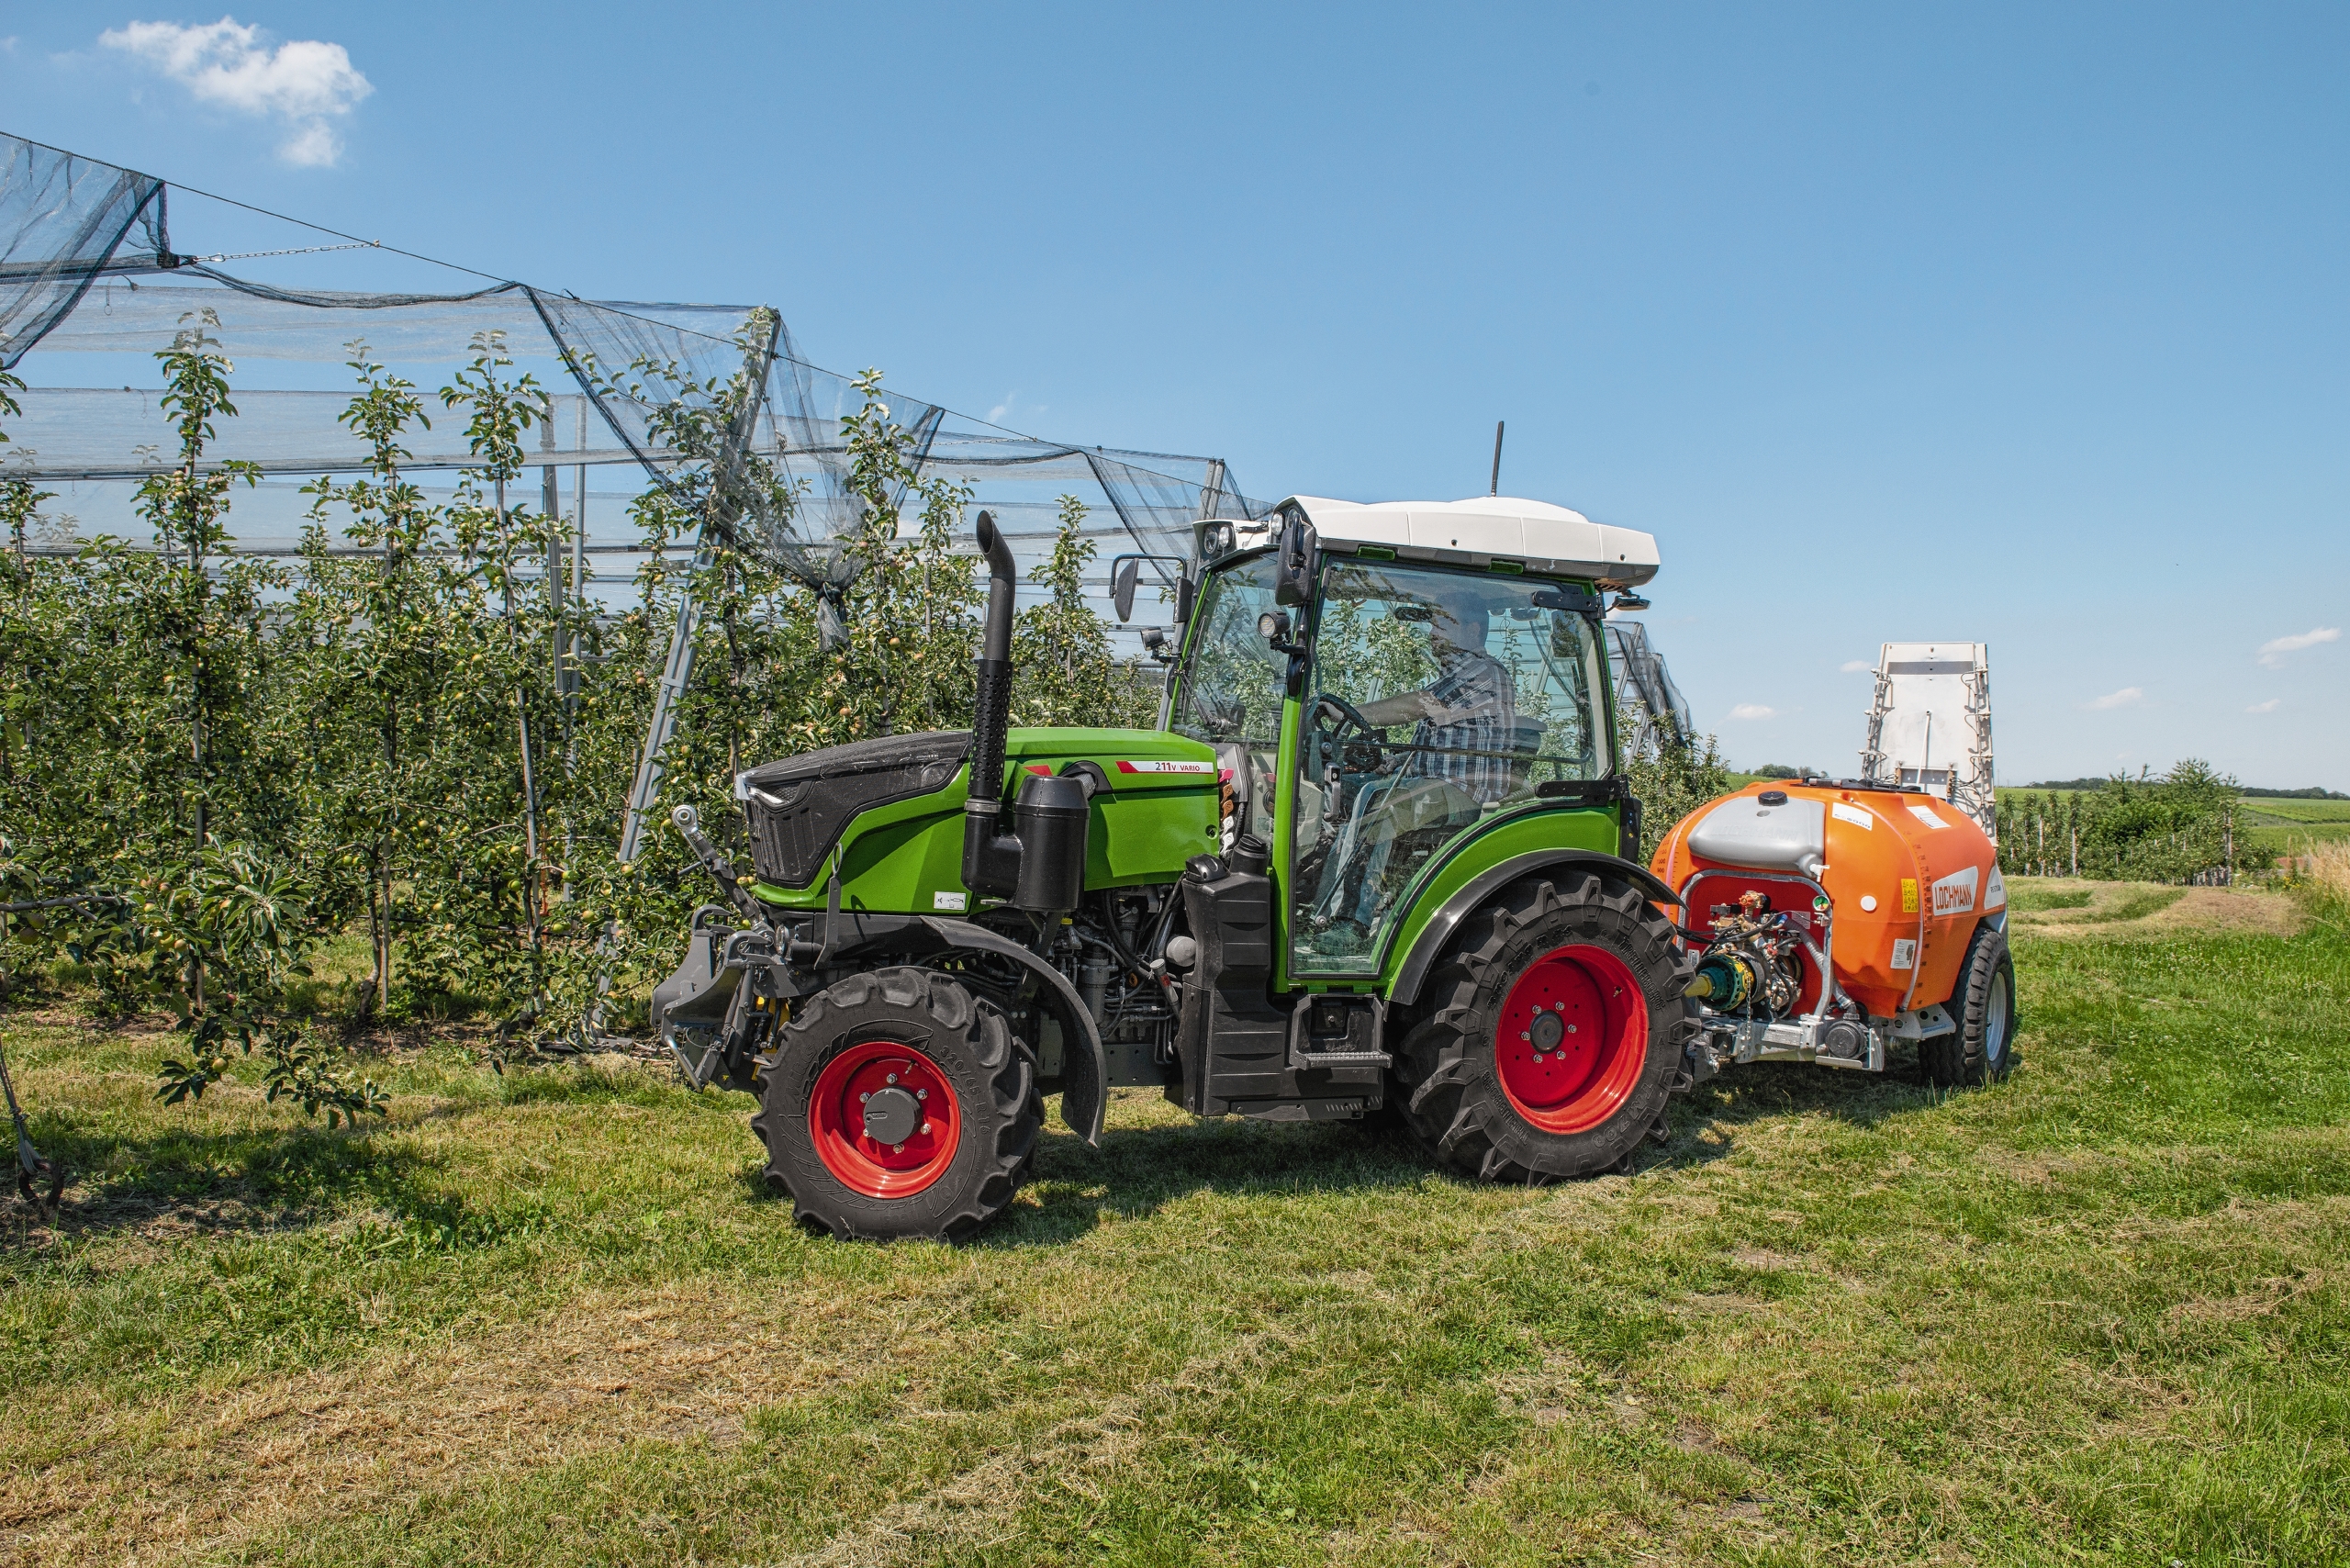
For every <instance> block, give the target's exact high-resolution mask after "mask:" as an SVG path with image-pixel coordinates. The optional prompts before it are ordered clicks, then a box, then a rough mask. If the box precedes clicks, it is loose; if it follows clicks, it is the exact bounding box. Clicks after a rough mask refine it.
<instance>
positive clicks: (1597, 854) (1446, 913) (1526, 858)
mask: <svg viewBox="0 0 2350 1568" xmlns="http://www.w3.org/2000/svg"><path fill="white" fill-rule="evenodd" d="M1557 871H1592V872H1596V873H1597V874H1598V875H1600V876H1603V877H1614V878H1616V879H1617V880H1619V881H1625V882H1629V883H1630V884H1631V885H1632V886H1633V887H1635V888H1638V889H1639V890H1640V893H1641V895H1642V896H1643V897H1645V898H1648V899H1651V900H1652V901H1654V902H1658V903H1665V904H1678V903H1680V902H1681V895H1680V894H1678V893H1676V892H1674V891H1673V890H1672V889H1671V888H1669V887H1667V886H1666V885H1665V884H1664V883H1663V882H1662V880H1660V879H1658V877H1657V875H1656V873H1655V872H1653V871H1651V870H1650V869H1649V868H1647V867H1645V866H1638V865H1635V864H1633V863H1632V862H1631V861H1629V860H1626V859H1624V858H1622V857H1619V856H1615V855H1609V854H1606V853H1605V852H1604V851H1601V850H1597V849H1538V850H1533V851H1530V852H1529V853H1527V854H1524V855H1514V856H1512V857H1509V858H1508V859H1506V860H1505V861H1503V862H1501V863H1500V864H1499V865H1497V866H1494V867H1492V868H1488V869H1487V870H1486V871H1485V872H1484V873H1483V875H1481V876H1479V877H1478V878H1476V879H1474V880H1473V881H1471V882H1468V883H1466V884H1465V885H1463V886H1462V887H1461V888H1460V890H1459V891H1457V892H1455V893H1454V894H1453V895H1452V896H1451V897H1450V898H1449V899H1447V900H1445V901H1444V902H1443V904H1442V905H1441V906H1440V907H1439V908H1438V910H1437V912H1436V913H1435V914H1434V915H1433V916H1431V917H1430V918H1429V920H1428V923H1427V924H1426V925H1425V926H1422V927H1421V928H1420V935H1419V937H1418V939H1417V940H1416V941H1415V942H1414V943H1413V944H1412V950H1411V951H1410V952H1409V953H1407V954H1405V955H1404V962H1403V965H1402V966H1401V967H1400V968H1399V969H1396V971H1395V984H1394V986H1393V989H1392V990H1391V991H1389V992H1388V1000H1389V1001H1391V1002H1397V1003H1410V1002H1416V1001H1418V1000H1419V995H1420V987H1421V985H1422V984H1424V983H1425V982H1426V981H1427V978H1428V971H1429V970H1430V969H1434V968H1435V967H1436V961H1437V958H1438V957H1439V956H1440V955H1441V954H1442V953H1443V952H1444V949H1445V947H1446V946H1448V945H1449V943H1450V942H1451V940H1452V937H1453V934H1454V933H1455V932H1457V931H1458V930H1459V929H1460V923H1461V922H1462V921H1464V920H1466V919H1468V918H1469V916H1470V915H1471V914H1472V913H1475V912H1476V911H1477V910H1479V909H1482V908H1483V907H1484V905H1485V904H1486V903H1487V902H1490V901H1491V900H1492V898H1493V896H1494V894H1495V893H1498V892H1500V891H1501V890H1502V889H1504V888H1505V887H1507V886H1508V885H1509V884H1510V883H1512V882H1516V881H1522V880H1524V879H1526V878H1527V877H1537V876H1541V875H1543V874H1544V873H1546V872H1557Z"/></svg>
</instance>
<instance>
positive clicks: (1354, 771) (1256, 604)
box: [1168, 497, 1657, 985]
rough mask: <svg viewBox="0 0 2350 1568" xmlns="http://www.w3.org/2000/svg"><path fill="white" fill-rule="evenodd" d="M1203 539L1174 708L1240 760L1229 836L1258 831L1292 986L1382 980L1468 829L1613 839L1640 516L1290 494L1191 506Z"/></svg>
mask: <svg viewBox="0 0 2350 1568" xmlns="http://www.w3.org/2000/svg"><path fill="white" fill-rule="evenodd" d="M1197 558H1198V559H1199V561H1200V563H1201V569H1200V578H1199V586H1198V588H1197V590H1196V593H1195V595H1194V596H1193V597H1192V605H1191V607H1190V608H1191V615H1190V618H1189V622H1188V625H1187V627H1186V634H1185V636H1184V640H1183V645H1182V651H1181V655H1180V660H1179V663H1178V665H1177V666H1176V670H1175V674H1174V677H1173V679H1172V680H1171V682H1170V696H1169V706H1168V727H1169V729H1171V730H1172V731H1174V732H1175V733H1176V734H1182V735H1186V736H1190V737H1192V738H1193V739H1196V740H1200V741H1203V742H1205V743H1207V744H1208V745H1211V746H1212V747H1214V750H1215V754H1216V757H1217V761H1218V765H1219V771H1220V772H1221V773H1222V774H1223V775H1224V776H1225V778H1227V779H1229V780H1230V781H1231V785H1232V788H1233V792H1234V801H1233V805H1234V810H1233V812H1232V813H1231V816H1230V819H1229V821H1228V823H1227V825H1226V834H1225V848H1226V849H1227V851H1229V850H1231V849H1232V848H1233V847H1235V846H1237V844H1238V842H1239V841H1240V839H1241V838H1242V837H1244V836H1246V837H1250V838H1254V839H1255V840H1257V841H1258V842H1259V844H1261V845H1262V846H1263V853H1264V855H1265V857H1266V858H1267V860H1268V863H1269V867H1270V868H1271V871H1272V874H1273V878H1274V880H1275V882H1276V883H1277V885H1278V886H1279V887H1280V889H1281V927H1282V935H1283V941H1282V942H1281V980H1283V981H1284V982H1285V983H1314V984H1332V985H1345V984H1348V983H1350V982H1372V983H1376V982H1379V981H1381V980H1383V979H1392V978H1393V975H1394V973H1395V969H1396V965H1397V964H1398V963H1399V962H1400V961H1401V952H1400V948H1401V946H1406V945H1407V943H1406V944H1399V938H1408V937H1409V936H1411V935H1416V933H1417V931H1418V929H1419V928H1420V927H1421V926H1423V925H1424V924H1426V920H1425V917H1426V915H1427V913H1429V906H1428V902H1427V897H1426V895H1427V892H1429V891H1431V890H1434V884H1436V883H1438V882H1440V881H1442V880H1443V879H1444V872H1445V869H1446V868H1447V867H1448V866H1449V865H1451V864H1452V863H1454V862H1455V861H1457V860H1459V859H1460V853H1461V852H1462V851H1463V850H1464V849H1466V848H1468V847H1469V844H1470V841H1472V840H1483V839H1484V838H1487V837H1489V836H1491V835H1493V834H1496V833H1499V834H1502V836H1503V838H1504V839H1505V840H1506V841H1508V842H1510V843H1513V844H1515V843H1516V842H1517V841H1519V840H1521V839H1524V840H1526V841H1527V843H1529V844H1530V843H1532V842H1533V840H1534V839H1537V838H1539V840H1540V841H1541V842H1542V843H1544V844H1560V843H1572V845H1574V846H1581V847H1584V848H1588V849H1592V850H1599V851H1605V852H1608V853H1611V854H1613V853H1621V852H1624V851H1622V850H1621V847H1620V846H1621V845H1622V844H1623V842H1624V840H1625V837H1626V834H1625V831H1624V830H1625V828H1626V826H1627V825H1628V824H1627V823H1625V821H1624V817H1625V815H1626V812H1627V811H1628V808H1629V801H1628V796H1627V794H1626V793H1625V791H1624V790H1622V788H1621V786H1620V784H1619V783H1618V782H1617V776H1616V767H1615V763H1616V757H1615V746H1614V716H1613V714H1612V712H1611V711H1610V710H1609V705H1608V701H1609V691H1610V685H1611V683H1610V682H1609V680H1608V678H1607V664H1606V643H1605V640H1604V637H1603V635H1602V632H1601V624H1600V623H1601V619H1602V617H1603V616H1604V614H1605V613H1606V599H1605V598H1604V597H1603V596H1604V593H1605V590H1606V589H1608V588H1615V589H1619V590H1625V591H1629V590H1630V589H1631V588H1634V587H1636V586H1637V585H1639V584H1640V583H1644V582H1646V581H1647V580H1648V579H1649V578H1650V577H1653V576H1654V575H1655V572H1656V569H1657V556H1656V547H1655V543H1654V541H1653V540H1652V539H1651V537H1650V536H1649V535H1647V534H1645V533H1638V532H1632V531H1630V530H1626V529H1616V528H1608V527H1606V526H1603V525H1601V524H1597V523H1594V522H1592V521H1589V520H1588V519H1586V518H1584V517H1583V516H1582V515H1581V514H1579V513H1576V512H1573V511H1570V510H1567V509H1565V508H1563V507H1558V506H1551V505H1548V504H1546V503H1543V502H1540V501H1527V500H1516V499H1510V498H1481V499H1476V500H1468V501H1455V502H1442V503H1425V502H1388V503H1382V504H1377V505H1359V504H1355V503H1350V502H1344V501H1334V500H1326V499H1321V498H1313V497H1295V498H1291V499H1290V500H1287V501H1285V502H1283V503H1282V504H1281V506H1280V507H1279V508H1277V509H1275V510H1274V511H1273V512H1272V513H1271V514H1270V517H1269V518H1268V519H1267V520H1265V521H1227V520H1218V521H1209V522H1205V523H1203V524H1201V525H1200V527H1199V530H1198V547H1197ZM1512 829H1516V830H1517V831H1516V832H1513V831H1511V830H1512ZM1528 829H1532V830H1533V832H1532V834H1531V835H1530V836H1529V834H1528V833H1527V830H1528ZM1474 858H1475V859H1476V860H1477V861H1478V862H1479V863H1480V864H1482V863H1483V861H1484V859H1485V858H1486V857H1484V856H1482V855H1481V856H1478V857H1474Z"/></svg>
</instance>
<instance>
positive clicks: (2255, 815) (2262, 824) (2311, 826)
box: [2236, 796, 2350, 855]
mask: <svg viewBox="0 0 2350 1568" xmlns="http://www.w3.org/2000/svg"><path fill="white" fill-rule="evenodd" d="M2236 823H2237V826H2238V827H2239V829H2241V830H2242V831H2243V832H2244V833H2245V834H2249V835H2250V837H2251V839H2252V842H2253V843H2255V844H2257V845H2259V846H2261V847H2262V848H2264V849H2266V850H2267V851H2269V853H2271V854H2274V855H2305V854H2307V853H2309V851H2310V850H2311V847H2312V846H2315V845H2319V844H2340V843H2343V842H2344V841H2345V840H2350V801H2279V800H2270V799H2266V798H2259V799H2255V798H2253V797H2249V796H2247V797H2246V798H2245V799H2244V801H2242V802H2241V804H2240V805H2239V807H2238V811H2237V815H2236Z"/></svg>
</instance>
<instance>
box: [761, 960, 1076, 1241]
mask: <svg viewBox="0 0 2350 1568" xmlns="http://www.w3.org/2000/svg"><path fill="white" fill-rule="evenodd" d="M763 1065H764V1067H765V1078H766V1083H765V1086H764V1088H763V1090H762V1092H761V1095H760V1107H759V1114H757V1115H755V1116H754V1117H753V1118H752V1119H751V1129H752V1131H754V1132H755V1133H757V1134H758V1135H759V1139H760V1141H761V1142H762V1143H764V1144H766V1145H767V1184H768V1185H769V1186H770V1187H774V1188H778V1189H779V1190H781V1191H783V1192H787V1193H789V1194H790V1195H791V1200H792V1204H793V1208H794V1211H795V1214H796V1215H797V1217H798V1218H799V1219H800V1221H801V1222H802V1223H804V1224H808V1225H812V1226H819V1227H821V1228H822V1229H824V1230H827V1231H830V1232H831V1233H832V1234H833V1235H834V1236H836V1237H840V1238H844V1239H845V1238H850V1237H866V1238H873V1239H876V1240H888V1239H894V1238H900V1237H922V1238H930V1239H934V1240H939V1241H960V1240H963V1239H965V1238H968V1237H969V1236H970V1235H971V1234H972V1233H973V1232H975V1231H977V1230H978V1229H979V1227H980V1226H983V1225H985V1224H987V1222H988V1221H990V1220H991V1219H993V1218H994V1217H995V1216H996V1215H999V1214H1002V1212H1003V1211H1004V1209H1005V1208H1006V1207H1008V1206H1009V1205H1010V1204H1011V1203H1012V1199H1013V1194H1014V1193H1017V1192H1018V1191H1019V1188H1020V1182H1021V1178H1022V1177H1023V1176H1024V1174H1025V1173H1026V1170H1027V1166H1028V1162H1029V1159H1030V1157H1031V1156H1032V1155H1033V1154H1034V1153H1035V1147H1036V1135H1037V1131H1038V1129H1039V1128H1040V1127H1041V1126H1043V1124H1044V1114H1043V1111H1044V1106H1043V1102H1042V1100H1041V1099H1040V1098H1039V1097H1038V1095H1037V1093H1036V1063H1035V1058H1034V1057H1033V1056H1031V1055H1030V1054H1029V1050H1028V1047H1026V1046H1025V1045H1024V1044H1023V1043H1021V1041H1020V1040H1019V1039H1017V1038H1015V1037H1014V1036H1013V1034H1012V1031H1011V1030H1010V1029H1009V1028H1008V1027H1007V1026H1006V1025H1005V1024H1004V1020H1003V1015H1002V1014H1001V1013H998V1012H997V1011H996V1010H995V1009H993V1008H991V1007H988V1006H985V1005H983V1004H981V1003H980V1002H979V999H978V998H976V997H974V996H973V995H972V994H971V992H970V991H968V990H966V989H965V988H964V987H963V986H962V985H960V984H958V983H957V981H955V980H951V979H949V978H947V977H946V976H945V975H942V974H938V973H936V972H935V971H933V970H929V969H877V970H875V971H874V972H872V973H870V974H862V975H852V976H850V977H849V978H848V979H847V980H842V981H841V982H840V983H839V984H837V985H835V986H834V987H832V988H831V989H830V990H828V991H822V992H821V993H820V994H818V995H817V996H815V997H813V998H811V999H810V1000H809V1001H808V1002H807V1003H805V1004H804V1005H803V1006H802V1007H801V1008H800V1011H799V1012H798V1013H797V1014H795V1015H794V1016H793V1018H792V1020H791V1022H790V1023H789V1025H786V1026H785V1028H784V1030H783V1033H782V1035H781V1036H780V1037H779V1038H778V1041H777V1043H776V1048H775V1052H774V1054H773V1056H772V1057H771V1058H769V1059H768V1060H767V1062H766V1063H765V1064H763Z"/></svg>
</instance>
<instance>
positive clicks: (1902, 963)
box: [1893, 936, 1918, 969]
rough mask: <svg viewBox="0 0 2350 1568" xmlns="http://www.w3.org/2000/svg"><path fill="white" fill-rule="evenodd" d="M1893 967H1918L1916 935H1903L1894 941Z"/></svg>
mask: <svg viewBox="0 0 2350 1568" xmlns="http://www.w3.org/2000/svg"><path fill="white" fill-rule="evenodd" d="M1893 967H1894V968H1895V969H1916V968H1917V967H1918V939H1917V938H1916V937H1914V936H1904V937H1902V938H1900V939H1899V940H1898V941H1897V942H1895V943H1894V945H1893Z"/></svg>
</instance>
